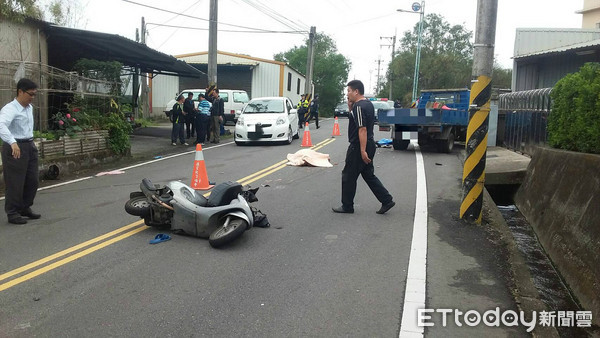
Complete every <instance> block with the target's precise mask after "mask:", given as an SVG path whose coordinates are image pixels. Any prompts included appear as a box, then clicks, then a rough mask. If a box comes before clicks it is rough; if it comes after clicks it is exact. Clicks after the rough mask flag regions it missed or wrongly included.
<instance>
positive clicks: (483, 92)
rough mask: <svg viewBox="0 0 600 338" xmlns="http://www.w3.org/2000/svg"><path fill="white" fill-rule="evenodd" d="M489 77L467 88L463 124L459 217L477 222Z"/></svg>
mask: <svg viewBox="0 0 600 338" xmlns="http://www.w3.org/2000/svg"><path fill="white" fill-rule="evenodd" d="M491 82H492V78H491V77H489V76H485V75H481V76H479V77H478V78H477V80H476V81H475V83H474V84H473V87H472V88H471V99H470V104H471V105H470V108H469V125H468V127H467V144H466V151H467V159H466V160H465V165H464V168H463V198H462V203H461V205H460V218H462V219H466V220H468V221H476V222H477V223H481V207H482V203H483V185H484V182H485V159H486V152H487V138H488V121H489V115H490V98H491V94H492V83H491Z"/></svg>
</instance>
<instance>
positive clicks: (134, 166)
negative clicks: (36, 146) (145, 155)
mask: <svg viewBox="0 0 600 338" xmlns="http://www.w3.org/2000/svg"><path fill="white" fill-rule="evenodd" d="M232 143H233V142H228V143H223V144H219V145H215V146H211V147H208V148H206V149H202V152H204V151H207V150H210V149H214V148H220V147H224V146H227V145H230V144H232ZM194 152H196V150H190V151H186V152H183V153H179V154H175V155H170V156H165V157H161V158H157V159H154V160H152V161H148V162H143V163H138V164H136V165H132V166H129V167H125V168H121V169H115V170H119V171H126V170H129V169H133V168H137V167H142V166H145V165H148V164H152V163H155V162H159V161H164V160H168V159H171V158H174V157H179V156H183V155H188V154H192V153H194ZM95 177H96V176H87V177H82V178H78V179H76V180H72V181H67V182H62V183H58V184H53V185H49V186H47V187H42V188H39V189H38V190H37V191H42V190H48V189H52V188H56V187H60V186H63V185H67V184H73V183H77V182H81V181H85V180H89V179H90V178H95ZM4 198H5V196H1V197H0V201H2V200H4Z"/></svg>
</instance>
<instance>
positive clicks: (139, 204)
mask: <svg viewBox="0 0 600 338" xmlns="http://www.w3.org/2000/svg"><path fill="white" fill-rule="evenodd" d="M125 211H127V213H128V214H130V215H133V216H139V217H146V216H148V215H150V211H151V206H150V202H148V198H147V197H146V196H136V197H133V198H131V199H129V201H127V202H126V203H125Z"/></svg>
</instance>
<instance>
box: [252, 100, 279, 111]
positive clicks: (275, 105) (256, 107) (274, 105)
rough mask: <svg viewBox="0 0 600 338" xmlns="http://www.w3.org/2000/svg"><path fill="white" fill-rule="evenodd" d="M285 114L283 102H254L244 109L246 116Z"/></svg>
mask: <svg viewBox="0 0 600 338" xmlns="http://www.w3.org/2000/svg"><path fill="white" fill-rule="evenodd" d="M283 112H285V110H284V108H283V100H252V101H250V102H248V104H247V105H246V108H244V114H265V113H272V114H281V113H283Z"/></svg>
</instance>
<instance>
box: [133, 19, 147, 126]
mask: <svg viewBox="0 0 600 338" xmlns="http://www.w3.org/2000/svg"><path fill="white" fill-rule="evenodd" d="M141 32H142V36H141V42H142V45H146V20H145V19H144V17H143V16H142V30H141ZM140 83H141V85H142V94H141V96H140V101H141V102H140V103H141V108H142V111H141V115H142V117H150V101H149V99H148V93H149V90H148V74H147V73H142V74H141V76H140ZM136 117H137V116H136Z"/></svg>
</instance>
